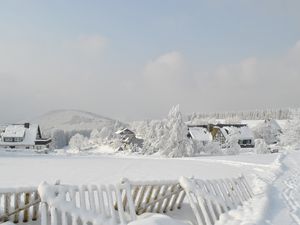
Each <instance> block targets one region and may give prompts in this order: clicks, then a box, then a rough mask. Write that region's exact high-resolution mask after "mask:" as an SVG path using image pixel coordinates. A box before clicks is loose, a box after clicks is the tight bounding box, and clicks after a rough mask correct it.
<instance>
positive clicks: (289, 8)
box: [0, 0, 300, 122]
mask: <svg viewBox="0 0 300 225" xmlns="http://www.w3.org/2000/svg"><path fill="white" fill-rule="evenodd" d="M299 12H300V1H299V0H207V1H204V0H197V1H196V0H194V1H193V0H149V1H146V0H143V1H141V0H127V1H124V0H120V1H114V0H110V1H104V0H103V1H96V0H90V1H84V0H82V1H79V0H69V1H67V0H51V1H38V0H36V1H33V0H32V1H30V0H26V1H21V0H20V1H16V0H1V1H0V103H1V112H0V122H15V121H18V120H22V119H28V118H32V117H35V116H37V115H39V114H42V113H44V112H47V111H49V110H54V109H69V108H72V109H81V110H86V111H91V112H95V113H98V114H101V115H106V116H109V117H113V118H119V119H142V118H159V117H162V116H164V115H166V114H167V112H168V110H169V108H170V107H171V106H172V105H175V104H180V106H181V109H182V111H183V112H185V113H189V112H194V111H196V112H200V111H204V112H210V111H233V110H249V109H256V108H278V107H289V106H290V107H295V106H300V101H299V99H300V13H299Z"/></svg>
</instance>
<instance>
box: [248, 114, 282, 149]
mask: <svg viewBox="0 0 300 225" xmlns="http://www.w3.org/2000/svg"><path fill="white" fill-rule="evenodd" d="M253 133H254V136H255V138H257V139H264V140H265V142H266V143H267V144H274V143H277V142H278V141H279V137H280V134H281V129H280V127H279V125H278V124H277V122H276V121H275V120H273V119H267V120H265V121H264V122H263V123H261V124H258V125H257V126H256V127H254V128H253Z"/></svg>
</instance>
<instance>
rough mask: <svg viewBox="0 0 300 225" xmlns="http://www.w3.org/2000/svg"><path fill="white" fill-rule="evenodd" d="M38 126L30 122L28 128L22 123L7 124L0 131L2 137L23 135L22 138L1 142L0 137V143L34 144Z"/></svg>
mask: <svg viewBox="0 0 300 225" xmlns="http://www.w3.org/2000/svg"><path fill="white" fill-rule="evenodd" d="M38 127H39V126H38V125H37V124H30V126H29V128H25V127H24V125H8V126H7V127H6V129H5V131H4V132H3V133H2V138H5V137H13V138H15V137H24V139H23V141H22V142H3V139H2V140H0V145H35V141H36V137H37V133H38Z"/></svg>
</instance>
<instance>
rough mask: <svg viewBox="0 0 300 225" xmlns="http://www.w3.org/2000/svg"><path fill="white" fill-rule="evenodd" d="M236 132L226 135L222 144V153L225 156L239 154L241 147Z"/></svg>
mask: <svg viewBox="0 0 300 225" xmlns="http://www.w3.org/2000/svg"><path fill="white" fill-rule="evenodd" d="M238 137H239V136H238V131H236V132H233V133H232V134H230V135H228V136H227V138H226V141H225V143H224V146H223V147H224V148H223V150H224V153H225V154H226V155H237V154H239V153H240V150H241V146H240V145H239V144H238V141H239V139H238Z"/></svg>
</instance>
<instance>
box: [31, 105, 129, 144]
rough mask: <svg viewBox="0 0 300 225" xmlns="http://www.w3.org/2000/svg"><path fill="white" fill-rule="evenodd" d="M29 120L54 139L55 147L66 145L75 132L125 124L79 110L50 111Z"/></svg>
mask: <svg viewBox="0 0 300 225" xmlns="http://www.w3.org/2000/svg"><path fill="white" fill-rule="evenodd" d="M30 122H31V123H37V124H39V125H40V127H41V129H42V132H43V134H45V135H47V136H51V137H52V138H53V139H54V140H53V143H54V147H55V148H61V147H64V146H66V145H68V143H69V140H70V138H71V137H72V136H73V135H74V134H76V133H80V134H82V135H84V136H89V135H90V133H91V132H92V130H94V129H98V130H100V129H102V128H103V127H108V128H112V129H113V127H114V126H115V125H116V123H118V126H123V127H126V126H127V125H126V124H125V123H122V122H119V121H117V120H114V119H111V118H107V117H104V116H100V115H97V114H95V113H91V112H85V111H81V110H56V111H51V112H48V113H46V114H44V115H42V116H39V117H37V118H35V119H32V120H31V121H30Z"/></svg>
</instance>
